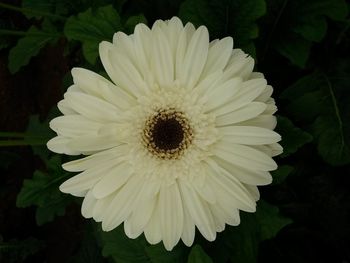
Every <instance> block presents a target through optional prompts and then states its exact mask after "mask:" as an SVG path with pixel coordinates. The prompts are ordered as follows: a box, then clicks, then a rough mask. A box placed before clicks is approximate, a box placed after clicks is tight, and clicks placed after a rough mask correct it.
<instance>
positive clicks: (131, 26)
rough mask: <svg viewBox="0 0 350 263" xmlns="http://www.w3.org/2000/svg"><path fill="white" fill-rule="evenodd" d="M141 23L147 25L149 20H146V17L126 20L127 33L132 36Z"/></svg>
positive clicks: (140, 16)
mask: <svg viewBox="0 0 350 263" xmlns="http://www.w3.org/2000/svg"><path fill="white" fill-rule="evenodd" d="M140 23H143V24H147V19H146V18H145V16H144V15H138V16H131V17H129V18H128V20H126V22H125V25H124V27H125V31H126V33H129V34H130V33H132V32H134V28H135V26H136V25H137V24H140Z"/></svg>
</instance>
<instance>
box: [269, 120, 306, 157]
mask: <svg viewBox="0 0 350 263" xmlns="http://www.w3.org/2000/svg"><path fill="white" fill-rule="evenodd" d="M276 131H277V132H278V133H279V134H281V136H282V141H281V142H280V143H281V145H282V147H283V153H282V154H281V157H286V156H289V155H291V154H293V153H295V152H296V151H297V150H298V149H299V148H300V147H302V146H303V145H304V144H306V143H308V142H311V141H312V136H311V135H310V134H309V133H307V132H305V131H303V130H301V129H299V128H298V127H296V126H294V124H293V123H292V122H291V121H290V120H289V119H288V118H286V117H282V116H278V118H277V127H276Z"/></svg>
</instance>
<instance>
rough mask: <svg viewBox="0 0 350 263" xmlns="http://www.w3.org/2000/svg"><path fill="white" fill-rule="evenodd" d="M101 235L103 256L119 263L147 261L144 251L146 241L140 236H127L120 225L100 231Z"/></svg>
mask: <svg viewBox="0 0 350 263" xmlns="http://www.w3.org/2000/svg"><path fill="white" fill-rule="evenodd" d="M101 236H102V242H103V250H102V255H103V256H105V257H107V256H110V257H112V258H113V259H114V260H115V262H120V263H133V262H148V261H149V258H148V256H147V254H146V252H145V246H146V241H145V240H143V239H141V238H137V239H130V238H128V237H127V236H126V235H125V233H124V229H123V226H122V225H121V226H119V227H117V228H116V229H114V230H112V231H109V232H103V231H101Z"/></svg>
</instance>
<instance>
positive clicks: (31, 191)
mask: <svg viewBox="0 0 350 263" xmlns="http://www.w3.org/2000/svg"><path fill="white" fill-rule="evenodd" d="M47 170H48V171H47V173H44V172H41V171H39V170H37V171H35V172H34V175H33V178H32V179H25V180H24V182H23V187H22V189H21V191H20V193H19V194H18V196H17V203H16V204H17V207H28V206H32V205H35V206H37V210H36V220H37V224H38V225H42V224H44V223H46V222H49V221H52V220H53V219H54V217H55V216H56V215H59V216H61V215H63V214H64V213H65V208H66V206H67V205H68V204H69V203H70V202H71V200H72V199H71V197H70V196H69V195H65V194H63V193H61V192H60V191H59V189H58V187H59V185H60V184H62V183H63V182H64V181H65V180H66V179H68V178H69V177H70V174H69V173H67V172H64V171H63V170H62V168H61V160H60V157H59V156H57V155H56V156H54V157H52V158H51V159H50V160H49V161H48V162H47Z"/></svg>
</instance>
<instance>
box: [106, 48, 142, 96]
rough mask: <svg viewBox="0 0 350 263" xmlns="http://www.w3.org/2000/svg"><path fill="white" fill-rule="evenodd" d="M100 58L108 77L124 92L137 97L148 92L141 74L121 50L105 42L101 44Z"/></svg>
mask: <svg viewBox="0 0 350 263" xmlns="http://www.w3.org/2000/svg"><path fill="white" fill-rule="evenodd" d="M100 57H101V61H102V64H103V66H104V68H105V69H106V71H107V73H108V75H109V76H110V77H111V79H112V80H113V82H114V83H115V84H116V85H118V86H119V87H121V88H123V89H124V91H126V92H129V93H130V95H133V96H135V97H136V96H138V95H139V94H142V93H143V92H144V91H145V90H147V86H146V83H145V82H144V80H143V77H142V75H141V73H140V72H139V70H138V69H137V67H135V65H134V64H133V62H132V61H131V60H130V59H129V58H128V57H127V56H126V55H125V54H123V53H122V51H121V50H119V49H117V48H116V47H113V45H112V44H111V43H109V42H106V41H103V42H101V43H100Z"/></svg>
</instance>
